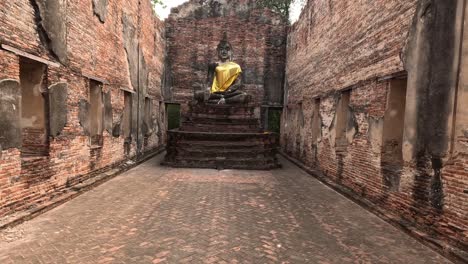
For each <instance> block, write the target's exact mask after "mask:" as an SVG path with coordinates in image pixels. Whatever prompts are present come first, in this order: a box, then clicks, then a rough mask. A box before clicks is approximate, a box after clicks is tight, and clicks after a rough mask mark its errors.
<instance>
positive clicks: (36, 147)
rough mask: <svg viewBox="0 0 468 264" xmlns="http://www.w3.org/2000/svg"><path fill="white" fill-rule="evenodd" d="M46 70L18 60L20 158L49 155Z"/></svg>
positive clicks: (29, 61) (38, 64)
mask: <svg viewBox="0 0 468 264" xmlns="http://www.w3.org/2000/svg"><path fill="white" fill-rule="evenodd" d="M46 72H47V66H46V65H45V64H42V63H40V62H36V61H33V60H30V59H27V58H24V57H20V83H21V131H22V149H21V154H22V156H47V155H48V154H49V135H48V134H49V133H48V129H47V127H48V123H49V120H48V116H49V115H48V107H47V98H48V97H47V96H46V95H47V85H46V78H47V76H46Z"/></svg>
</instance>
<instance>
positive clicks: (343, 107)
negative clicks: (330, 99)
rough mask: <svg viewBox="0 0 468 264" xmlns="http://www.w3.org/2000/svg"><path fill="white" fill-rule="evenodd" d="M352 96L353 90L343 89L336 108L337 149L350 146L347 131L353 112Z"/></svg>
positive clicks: (340, 149)
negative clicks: (350, 103) (350, 104)
mask: <svg viewBox="0 0 468 264" xmlns="http://www.w3.org/2000/svg"><path fill="white" fill-rule="evenodd" d="M350 97H351V90H347V91H343V92H342V93H341V97H340V100H339V102H338V105H337V108H336V127H335V131H336V134H335V135H336V136H335V145H336V148H337V149H336V150H337V151H342V150H345V148H346V147H347V146H348V139H347V138H346V132H347V129H348V122H349V119H350V114H351V113H350V109H349V102H350Z"/></svg>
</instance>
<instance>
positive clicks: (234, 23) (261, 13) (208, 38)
mask: <svg viewBox="0 0 468 264" xmlns="http://www.w3.org/2000/svg"><path fill="white" fill-rule="evenodd" d="M254 2H255V1H252V0H241V1H234V0H223V1H197V0H191V1H189V2H187V3H185V4H183V5H181V6H179V7H177V8H174V9H173V10H172V14H171V15H170V16H169V18H168V20H167V21H166V24H167V25H166V35H167V57H166V73H165V82H166V85H165V86H164V87H165V90H164V95H165V97H166V98H168V99H170V100H171V101H173V102H177V103H180V104H181V107H182V115H183V116H184V115H185V114H186V113H188V111H187V110H188V104H189V102H191V101H192V100H193V94H194V91H195V90H199V89H202V88H203V87H204V86H205V80H206V75H207V69H208V64H209V63H210V62H213V61H216V59H217V53H216V46H217V45H218V43H219V41H220V40H221V39H222V38H223V33H224V32H226V33H227V35H228V39H229V41H230V43H231V44H232V46H233V47H234V50H233V52H234V58H233V59H234V61H236V62H237V63H238V64H240V66H241V67H242V69H243V75H242V82H243V84H244V85H245V92H247V93H248V94H250V95H252V98H253V100H252V102H251V105H252V106H253V107H255V108H256V112H257V116H258V117H259V118H260V113H261V111H260V109H261V106H274V105H281V104H282V98H283V89H282V87H283V86H282V83H283V80H284V67H285V58H286V30H287V23H286V21H284V19H282V18H281V17H280V16H279V15H277V14H274V13H272V12H271V11H269V10H267V9H256V8H254Z"/></svg>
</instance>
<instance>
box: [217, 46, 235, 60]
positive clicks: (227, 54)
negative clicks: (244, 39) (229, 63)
mask: <svg viewBox="0 0 468 264" xmlns="http://www.w3.org/2000/svg"><path fill="white" fill-rule="evenodd" d="M218 56H219V58H220V59H221V60H229V59H230V58H231V56H232V50H231V47H230V46H229V44H228V43H223V44H221V45H220V46H219V47H218Z"/></svg>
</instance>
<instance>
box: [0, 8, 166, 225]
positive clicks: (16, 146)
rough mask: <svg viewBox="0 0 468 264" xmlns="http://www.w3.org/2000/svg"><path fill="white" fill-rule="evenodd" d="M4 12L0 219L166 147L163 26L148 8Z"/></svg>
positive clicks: (0, 17)
mask: <svg viewBox="0 0 468 264" xmlns="http://www.w3.org/2000/svg"><path fill="white" fill-rule="evenodd" d="M0 10H1V11H0V45H1V46H0V69H1V70H0V147H1V149H0V151H1V152H0V217H1V216H4V215H7V214H11V213H13V212H19V211H24V210H25V209H34V208H36V207H38V206H40V205H41V204H43V203H47V202H48V201H49V199H50V198H52V197H54V196H57V195H59V194H60V193H62V192H66V191H67V190H70V188H73V186H75V185H76V184H78V183H80V182H82V181H84V180H87V179H89V178H92V177H94V176H93V175H95V174H96V173H98V172H100V171H104V170H106V169H109V168H113V167H116V166H118V165H119V164H122V163H125V162H126V161H127V160H130V159H133V160H135V159H140V158H142V157H143V156H144V154H146V153H151V152H154V150H156V149H158V148H159V147H161V146H162V145H163V144H164V140H165V138H164V137H165V133H163V132H164V131H165V122H164V107H162V106H164V105H162V106H161V103H160V101H162V97H161V76H162V71H163V62H164V46H165V42H164V24H163V22H161V21H159V20H158V19H157V18H156V16H155V15H154V12H153V10H152V7H151V4H150V2H149V1H136V0H135V1H122V0H118V1H107V0H92V1H91V0H89V1H43V0H31V1H29V0H18V1H1V2H0Z"/></svg>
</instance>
